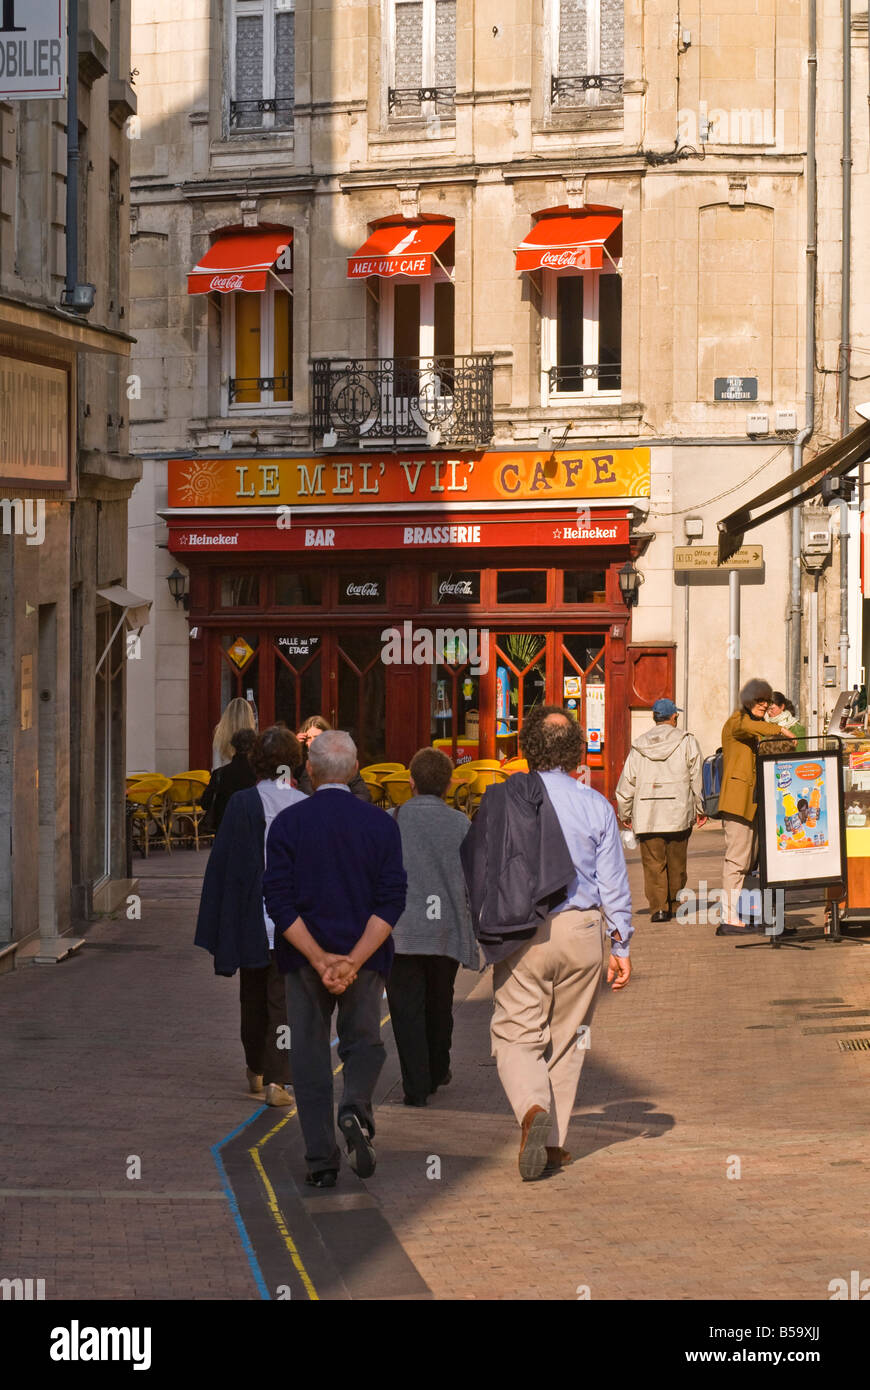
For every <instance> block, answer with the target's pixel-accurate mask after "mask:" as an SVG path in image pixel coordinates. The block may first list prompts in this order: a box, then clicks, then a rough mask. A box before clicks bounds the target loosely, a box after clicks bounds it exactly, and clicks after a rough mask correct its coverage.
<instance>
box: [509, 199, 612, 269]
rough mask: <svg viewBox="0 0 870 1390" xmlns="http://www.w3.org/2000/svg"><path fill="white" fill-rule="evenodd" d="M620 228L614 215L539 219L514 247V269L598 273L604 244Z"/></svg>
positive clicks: (572, 215) (583, 213) (581, 214)
mask: <svg viewBox="0 0 870 1390" xmlns="http://www.w3.org/2000/svg"><path fill="white" fill-rule="evenodd" d="M621 225H622V217H621V216H620V214H619V213H618V212H573V213H572V212H568V213H564V214H561V215H559V216H555V217H542V218H541V219H540V221H539V222H536V223H535V225H534V227H533V228H532V230H531V231H530V232H529V234H528V236H527V237H526V238H525V240H524V241H522V242H521V243H520V245H519V246H518V247H517V270H525V271H529V270H567V269H573V270H600V269H601V267H602V265H603V264H604V247H605V242H607V241H608V240H609V238H610V237H612V236H613V234H614V232H615V231H617V229H618V228H619V227H620V226H621Z"/></svg>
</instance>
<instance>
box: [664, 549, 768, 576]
mask: <svg viewBox="0 0 870 1390" xmlns="http://www.w3.org/2000/svg"><path fill="white" fill-rule="evenodd" d="M760 569H764V548H763V546H760V545H741V547H740V549H739V550H737V551H735V553H734V554H733V555H732V556H731V559H730V560H726V561H725V562H724V564H721V565H720V564H719V549H718V547H717V546H715V545H675V546H674V570H675V572H677V573H686V572H691V571H696V572H697V571H703V570H708V571H709V570H760Z"/></svg>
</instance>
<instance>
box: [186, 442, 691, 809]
mask: <svg viewBox="0 0 870 1390" xmlns="http://www.w3.org/2000/svg"><path fill="white" fill-rule="evenodd" d="M649 486H650V465H649V450H648V449H645V448H635V449H615V450H606V449H593V450H582V451H575V452H555V453H548V452H546V451H540V450H537V451H514V452H509V453H502V452H497V451H477V452H470V451H457V452H456V453H455V455H452V456H448V454H446V453H444V452H440V453H439V452H421V453H408V454H407V455H404V454H399V453H395V454H394V453H390V454H380V453H376V452H366V453H356V454H327V455H319V456H305V457H302V456H300V457H289V456H288V457H282V458H263V457H260V458H257V457H254V458H235V457H226V456H223V457H219V458H197V459H173V460H170V462H169V506H168V509H167V510H166V511H165V512H163V513H162V515H163V516H164V517H165V519H166V520H167V522H168V524H169V549H170V551H171V552H172V553H173V554H174V555H175V556H177V557H178V558H179V559H180V560H181V561H182V562H183V563H184V564H185V565H186V566H187V567H188V568H189V571H190V590H189V603H190V608H189V619H190V625H191V639H192V640H191V644H190V757H191V766H193V767H196V766H208V765H209V763H210V758H211V737H212V730H213V728H214V725H215V724H216V723H217V720H218V719H219V717H220V713H221V711H222V709H223V708H224V707H225V705H226V704H227V701H228V700H229V699H231V698H232V697H233V696H235V695H242V696H245V697H246V698H248V699H251V700H253V701H254V703H255V704H256V706H257V710H258V715H259V721H260V725H261V727H262V726H264V725H266V724H268V723H270V722H272V721H273V720H275V719H283V720H285V721H286V722H287V724H288V725H289V726H290V727H291V728H297V727H298V726H299V724H300V723H301V721H302V720H303V719H304V718H305V717H306V716H307V715H310V714H315V713H322V714H324V715H325V716H326V718H327V719H329V720H330V722H331V723H333V724H334V725H335V726H337V727H340V728H343V729H347V730H348V731H349V732H350V733H351V734H352V735H353V737H354V738H355V740H356V742H357V744H358V747H359V751H360V762H361V764H363V765H365V764H366V763H371V762H376V761H381V760H383V759H385V758H386V759H390V760H396V761H401V762H407V760H408V759H409V758H410V757H411V756H412V755H413V753H414V752H415V751H416V749H417V748H419V747H421V746H423V745H425V744H430V743H435V744H437V745H438V746H439V747H443V748H445V749H446V751H447V752H449V753H450V754H451V756H452V757H453V758H454V759H455V760H457V761H463V760H467V759H469V758H477V757H487V758H493V757H497V758H507V757H510V756H512V755H514V754H515V753H516V751H517V732H518V729H519V727H520V725H521V724H522V722H523V719H524V716H525V714H526V713H527V712H528V711H529V710H530V709H531V708H532V706H533V705H534V704H536V703H539V702H541V701H547V702H551V701H552V702H556V703H560V704H562V703H564V704H565V705H566V706H567V707H568V708H570V709H571V711H572V713H574V714H575V715H576V717H577V718H578V719H579V720H580V721H581V723H582V724H583V726H584V728H585V729H586V731H587V740H588V762H589V764H590V766H591V767H592V769H593V778H594V781H595V782H596V783H597V784H598V785H599V786H600V787H601V789H602V790H604V791H605V792H607V793H610V792H611V791H612V788H613V785H614V783H615V779H616V777H617V776H618V773H619V769H620V767H621V764H622V761H623V759H624V757H625V754H626V752H627V749H628V740H629V719H630V714H629V712H630V709H631V708H632V707H644V706H648V705H649V704H651V703H652V700H653V699H655V698H656V696H657V695H661V694H672V693H673V650H672V648H670V647H667V648H662V647H660V646H657V647H653V648H643V647H634V646H632V643H631V640H630V624H631V617H630V611H629V610H628V609H627V608H626V606H625V603H624V601H623V598H622V596H621V593H620V587H619V578H618V570H619V567H620V566H621V565H623V564H624V563H625V561H626V560H627V559H629V558H630V557H634V556H636V555H637V554H639V553H640V551H641V550H642V548H643V544H644V540H645V538H644V536H643V535H642V534H640V533H638V531H637V523H638V521H639V520H640V519H641V518H642V517H643V516H644V515H645V513H646V510H647V506H648V503H647V500H646V499H648V497H649Z"/></svg>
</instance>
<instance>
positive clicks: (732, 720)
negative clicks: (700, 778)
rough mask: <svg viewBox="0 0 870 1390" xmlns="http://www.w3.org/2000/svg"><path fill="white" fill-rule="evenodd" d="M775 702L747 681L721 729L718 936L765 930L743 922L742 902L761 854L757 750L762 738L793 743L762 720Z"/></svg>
mask: <svg viewBox="0 0 870 1390" xmlns="http://www.w3.org/2000/svg"><path fill="white" fill-rule="evenodd" d="M772 699H773V690H772V689H771V687H770V686H769V685H768V683H767V681H763V680H757V679H756V680H751V681H747V682H746V684H745V685H744V687H743V689H742V690H741V692H740V706H739V708H738V709H736V710H735V711H734V713H733V714H732V715H730V716H729V717H728V719H726V721H725V723H724V725H723V727H722V786H721V789H720V792H719V815H720V816H721V817H722V828H723V829H724V831H725V864H724V866H723V869H722V887H723V890H724V892H725V895H726V902H727V908H726V911H727V918H726V920H725V921H724V922H720V923H719V925H718V927H717V928H716V935H717V936H750V935H752V934H753V933H755V932H757V931H763V930H764V928H763V927H753V926H748V925H747V924H746V923H744V922H742V921H741V920H740V915H739V912H738V902H739V898H740V892H741V889H742V888H743V880H744V878H745V877H746V875H747V873H748V872H749V870H750V869H751V868H752V865H753V863H754V862H755V858H756V855H757V853H758V820H757V817H756V814H755V812H756V805H755V750H756V748H757V746H758V743H759V741H760V740H761V739H764V738H778V739H780V741H781V742H790V743H791V744H792V745H793V744H794V742H795V735H794V734H793V733H792V732H791V730H790V729H786V728H783V727H782V726H781V725H779V724H770V723H768V722H767V720H766V719H765V718H764V716H765V715H766V714H767V711H768V709H769V708H770V703H771V700H772Z"/></svg>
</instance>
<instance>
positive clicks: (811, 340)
mask: <svg viewBox="0 0 870 1390" xmlns="http://www.w3.org/2000/svg"><path fill="white" fill-rule="evenodd" d="M817 68H818V54H817V51H816V0H810V12H809V34H808V42H807V249H806V309H805V314H806V324H805V327H804V342H805V364H804V378H805V380H804V427H803V429H802V430H801V431H800V433H799V434H798V435H797V437H796V439H795V441H794V444H793V445H792V460H791V466H792V470H793V471H795V472H796V471H797V469H798V468H800V467H801V466H802V464H803V453H804V445H805V444H806V443H807V442H808V440H810V439H811V438H812V434H813V429H814V427H815V412H816V379H815V368H816V71H817ZM797 495H798V494H797V492H795V493H794V494H793V496H795V497H797ZM788 631H789V660H788V674H789V687H790V694H791V698H792V700H793V701H794V703H795V705H796V706H799V704H800V693H801V512H800V507H799V506H795V507H793V508H792V512H791V595H790V599H789V622H788Z"/></svg>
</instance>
